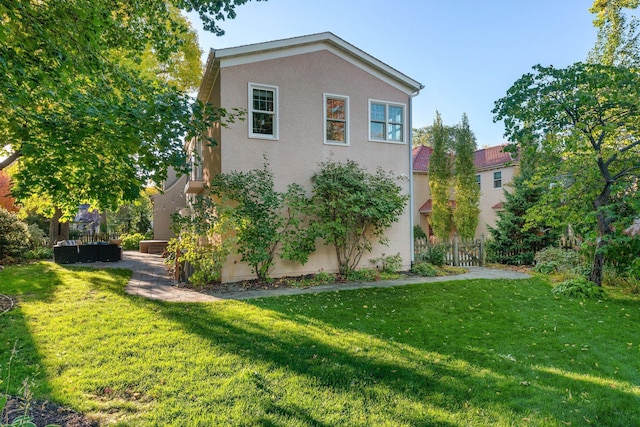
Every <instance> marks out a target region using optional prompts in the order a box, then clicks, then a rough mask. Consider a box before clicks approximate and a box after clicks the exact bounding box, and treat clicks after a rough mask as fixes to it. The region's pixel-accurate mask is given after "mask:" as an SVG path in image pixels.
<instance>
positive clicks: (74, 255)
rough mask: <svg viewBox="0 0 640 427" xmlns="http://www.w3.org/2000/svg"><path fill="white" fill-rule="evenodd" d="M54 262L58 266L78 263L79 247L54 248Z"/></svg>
mask: <svg viewBox="0 0 640 427" xmlns="http://www.w3.org/2000/svg"><path fill="white" fill-rule="evenodd" d="M53 261H54V262H55V263H56V264H73V263H76V262H78V247H77V246H54V247H53Z"/></svg>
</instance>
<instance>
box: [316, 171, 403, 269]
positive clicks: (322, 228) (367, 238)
mask: <svg viewBox="0 0 640 427" xmlns="http://www.w3.org/2000/svg"><path fill="white" fill-rule="evenodd" d="M311 181H312V183H313V195H312V200H311V204H310V206H309V213H310V215H311V216H312V217H313V223H312V230H311V232H312V234H313V235H315V236H318V237H320V238H321V239H322V240H323V241H324V243H325V244H327V245H329V246H333V247H334V248H335V251H336V257H337V260H338V269H339V272H340V274H341V275H343V276H346V275H347V274H348V273H349V271H352V270H354V269H355V268H356V267H357V266H358V264H359V262H360V260H361V259H362V256H363V254H364V253H365V252H370V251H371V249H372V244H373V242H374V241H375V240H377V241H378V242H379V243H381V244H384V243H386V240H385V238H384V232H385V231H386V230H387V229H388V228H389V227H391V225H392V224H393V223H394V222H397V221H398V219H399V216H400V215H401V214H402V212H403V211H404V208H405V206H406V204H407V201H408V200H409V196H408V195H406V194H402V188H401V187H400V185H398V183H397V180H396V178H395V177H393V176H392V175H391V174H390V173H387V172H385V171H383V170H381V169H378V170H377V171H376V173H375V174H372V173H369V172H367V171H366V170H365V169H363V168H362V167H361V166H360V165H359V164H358V163H356V162H354V161H352V160H348V161H346V162H334V161H328V162H323V163H321V164H320V171H319V172H318V173H316V174H315V175H313V177H312V178H311Z"/></svg>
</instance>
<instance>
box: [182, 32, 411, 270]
mask: <svg viewBox="0 0 640 427" xmlns="http://www.w3.org/2000/svg"><path fill="white" fill-rule="evenodd" d="M422 87H423V86H422V85H421V84H420V83H418V82H417V81H415V80H413V79H412V78H410V77H407V76H406V75H404V74H402V73H401V72H399V71H397V70H395V69H394V68H392V67H390V66H389V65H387V64H385V63H383V62H381V61H380V60H378V59H376V58H374V57H372V56H371V55H369V54H367V53H365V52H363V51H362V50H360V49H358V48H356V47H355V46H353V45H351V44H349V43H347V42H346V41H344V40H342V39H341V38H339V37H337V36H335V35H334V34H332V33H321V34H313V35H308V36H302V37H296V38H290V39H285V40H277V41H270V42H265V43H258V44H253V45H248V46H240V47H234V48H227V49H219V50H216V49H212V50H211V51H210V53H209V57H208V60H207V64H206V69H205V72H204V78H203V81H202V84H201V85H200V89H199V93H198V99H200V100H201V101H203V102H208V103H211V104H213V105H214V106H222V107H224V108H227V109H230V108H242V109H246V111H247V120H246V121H245V122H238V123H235V124H233V125H231V126H230V127H215V128H211V129H210V130H209V135H208V136H209V137H213V138H215V140H216V141H217V145H216V146H214V147H211V146H208V145H206V144H202V143H201V142H200V141H199V140H197V139H195V140H192V141H189V142H188V143H187V145H186V148H187V150H189V151H190V152H196V153H200V156H195V157H196V158H197V157H201V158H202V164H196V165H195V167H194V171H195V173H192V175H191V176H190V177H189V179H188V180H187V182H186V184H185V187H184V192H185V194H186V197H187V202H189V200H192V198H193V197H195V196H196V195H198V194H202V193H203V192H204V191H206V190H205V189H206V183H207V182H209V180H210V178H211V177H212V176H214V175H215V174H219V173H226V172H231V171H248V170H252V169H256V168H261V167H262V165H263V163H264V158H265V157H266V158H267V159H268V163H269V164H270V167H271V170H272V171H273V173H274V180H275V186H276V189H277V190H279V191H284V190H285V189H286V186H287V185H288V184H290V183H293V182H296V183H299V184H301V185H302V186H303V187H305V188H306V189H307V190H310V189H311V180H310V178H311V176H312V175H313V174H314V173H315V172H317V171H318V170H319V166H318V164H319V163H320V162H323V161H327V160H330V159H331V160H335V161H344V160H348V159H350V160H355V161H357V162H358V163H359V164H361V165H362V166H364V167H365V168H367V169H368V170H370V171H371V172H374V171H375V170H376V168H378V167H380V168H382V169H384V170H387V171H392V172H393V173H394V174H396V175H398V176H405V177H406V179H405V180H403V181H402V182H401V185H402V187H403V190H404V192H405V194H410V193H411V191H410V188H411V101H412V98H413V97H414V96H415V95H417V94H418V92H419V91H420V90H421V89H422ZM411 216H412V210H411V209H410V206H407V209H406V210H405V212H404V214H403V215H402V216H401V218H400V220H399V221H398V222H397V223H396V224H394V225H393V227H392V228H391V229H389V230H388V232H387V235H386V237H388V239H389V242H390V243H389V245H388V246H380V245H376V246H374V248H373V251H372V253H371V254H369V256H368V257H365V258H363V261H362V262H361V267H370V266H371V264H370V263H369V262H368V261H367V260H368V259H369V258H375V257H379V256H381V255H382V254H383V253H384V254H387V255H392V254H393V255H395V254H397V253H400V255H401V256H402V259H403V264H404V265H403V267H404V268H406V269H408V268H409V267H410V264H411V259H412V242H411V224H412V219H411ZM320 270H323V271H327V272H335V271H337V262H336V256H335V253H334V251H333V249H332V248H330V247H326V246H322V245H321V244H318V245H317V251H316V252H315V253H314V254H312V255H311V257H310V259H309V262H308V263H307V264H305V265H304V266H301V265H299V264H296V263H293V262H286V261H282V260H278V261H277V262H276V265H275V266H274V268H273V270H272V272H271V275H272V276H273V277H278V276H284V275H299V274H308V273H316V272H318V271H320ZM253 277H254V275H253V274H252V273H251V270H250V267H249V266H248V265H246V264H245V263H243V262H241V261H240V259H239V257H230V258H229V259H228V260H227V262H226V264H225V265H224V267H223V271H222V281H223V282H230V281H237V280H244V279H250V278H253Z"/></svg>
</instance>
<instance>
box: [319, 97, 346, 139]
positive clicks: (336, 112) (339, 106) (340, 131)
mask: <svg viewBox="0 0 640 427" xmlns="http://www.w3.org/2000/svg"><path fill="white" fill-rule="evenodd" d="M324 142H325V144H336V145H349V98H348V97H346V96H339V95H328V94H325V95H324Z"/></svg>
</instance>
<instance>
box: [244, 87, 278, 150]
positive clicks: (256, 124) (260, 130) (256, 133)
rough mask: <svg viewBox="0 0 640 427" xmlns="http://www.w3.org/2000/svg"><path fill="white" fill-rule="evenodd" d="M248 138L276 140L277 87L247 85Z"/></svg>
mask: <svg viewBox="0 0 640 427" xmlns="http://www.w3.org/2000/svg"><path fill="white" fill-rule="evenodd" d="M249 138H262V139H278V87H277V86H267V85H260V84H255V83H249Z"/></svg>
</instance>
